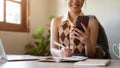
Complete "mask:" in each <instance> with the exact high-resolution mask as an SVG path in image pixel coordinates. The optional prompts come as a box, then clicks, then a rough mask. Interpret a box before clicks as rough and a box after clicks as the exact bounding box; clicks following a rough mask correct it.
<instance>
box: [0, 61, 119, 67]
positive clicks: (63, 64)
mask: <svg viewBox="0 0 120 68" xmlns="http://www.w3.org/2000/svg"><path fill="white" fill-rule="evenodd" d="M0 68H120V60H112V61H111V64H110V65H109V66H107V67H95V66H89V67H87V66H84V67H81V66H74V63H72V62H61V63H55V62H37V61H14V62H5V63H0Z"/></svg>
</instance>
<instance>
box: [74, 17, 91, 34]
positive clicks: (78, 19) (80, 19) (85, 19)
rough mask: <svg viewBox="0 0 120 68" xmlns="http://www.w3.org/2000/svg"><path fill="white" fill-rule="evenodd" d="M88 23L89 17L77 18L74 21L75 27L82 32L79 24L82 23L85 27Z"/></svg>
mask: <svg viewBox="0 0 120 68" xmlns="http://www.w3.org/2000/svg"><path fill="white" fill-rule="evenodd" d="M88 22H89V16H78V17H77V20H76V27H77V28H78V29H80V30H82V31H83V32H84V29H83V27H82V25H81V23H83V24H84V25H85V26H86V27H87V26H88Z"/></svg>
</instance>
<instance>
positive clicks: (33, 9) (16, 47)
mask: <svg viewBox="0 0 120 68" xmlns="http://www.w3.org/2000/svg"><path fill="white" fill-rule="evenodd" d="M30 1H31V2H30V33H23V32H9V31H0V38H1V39H2V41H3V44H4V47H5V50H6V52H7V54H24V53H25V45H26V44H27V43H29V42H30V41H31V34H33V33H35V31H36V30H37V28H39V27H44V28H47V27H48V26H47V24H48V23H49V16H48V15H49V14H48V1H49V0H30Z"/></svg>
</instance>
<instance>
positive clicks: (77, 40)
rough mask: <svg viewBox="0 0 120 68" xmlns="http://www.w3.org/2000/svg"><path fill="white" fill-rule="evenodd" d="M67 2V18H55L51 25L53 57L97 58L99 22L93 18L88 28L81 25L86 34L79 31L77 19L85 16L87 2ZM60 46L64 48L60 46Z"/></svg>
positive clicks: (80, 0)
mask: <svg viewBox="0 0 120 68" xmlns="http://www.w3.org/2000/svg"><path fill="white" fill-rule="evenodd" d="M66 2H67V6H68V13H67V14H66V15H65V16H60V17H56V18H54V19H53V20H52V23H51V45H50V51H51V54H52V56H59V57H70V56H72V55H84V56H87V57H89V58H95V55H96V50H97V48H96V42H97V37H98V28H99V27H98V25H99V24H98V21H97V20H96V19H95V18H92V17H91V18H89V23H88V26H87V27H86V26H85V25H84V24H83V23H81V25H82V27H83V29H84V32H83V31H81V30H79V29H77V28H76V24H75V21H76V17H77V16H84V14H83V13H82V10H81V9H82V7H83V4H84V2H85V0H66ZM56 43H57V44H56ZM59 44H61V45H63V46H64V47H62V46H59ZM101 50H102V48H101ZM101 55H102V52H101Z"/></svg>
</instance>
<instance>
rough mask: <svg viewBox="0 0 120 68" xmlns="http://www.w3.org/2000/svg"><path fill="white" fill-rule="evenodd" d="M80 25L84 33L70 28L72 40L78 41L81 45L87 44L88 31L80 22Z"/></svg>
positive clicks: (88, 39) (88, 40) (88, 38)
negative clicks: (72, 33) (72, 34)
mask: <svg viewBox="0 0 120 68" xmlns="http://www.w3.org/2000/svg"><path fill="white" fill-rule="evenodd" d="M81 25H82V27H83V29H84V32H83V31H82V30H79V29H77V28H76V27H75V28H72V31H73V32H74V34H75V35H74V38H77V39H79V40H80V41H81V42H82V43H83V44H88V43H89V42H90V30H89V28H87V27H86V26H85V25H84V24H83V23H82V22H81Z"/></svg>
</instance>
